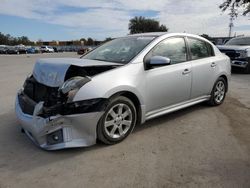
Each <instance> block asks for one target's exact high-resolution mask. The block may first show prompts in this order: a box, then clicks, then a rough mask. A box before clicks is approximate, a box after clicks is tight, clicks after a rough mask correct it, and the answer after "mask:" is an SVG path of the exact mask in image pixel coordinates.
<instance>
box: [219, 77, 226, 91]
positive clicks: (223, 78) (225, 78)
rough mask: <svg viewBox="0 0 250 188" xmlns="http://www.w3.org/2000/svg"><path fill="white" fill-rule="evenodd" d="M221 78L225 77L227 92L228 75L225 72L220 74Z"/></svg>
mask: <svg viewBox="0 0 250 188" xmlns="http://www.w3.org/2000/svg"><path fill="white" fill-rule="evenodd" d="M219 78H223V79H224V80H225V81H226V92H227V91H228V77H227V76H226V75H225V74H222V75H220V76H219Z"/></svg>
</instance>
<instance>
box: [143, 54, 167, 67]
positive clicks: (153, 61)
mask: <svg viewBox="0 0 250 188" xmlns="http://www.w3.org/2000/svg"><path fill="white" fill-rule="evenodd" d="M170 64H171V60H170V59H169V58H168V57H163V56H153V57H151V58H149V59H148V60H147V61H146V70H148V69H151V68H154V67H160V66H166V65H170Z"/></svg>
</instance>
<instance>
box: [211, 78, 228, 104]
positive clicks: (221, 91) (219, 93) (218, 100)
mask: <svg viewBox="0 0 250 188" xmlns="http://www.w3.org/2000/svg"><path fill="white" fill-rule="evenodd" d="M226 91H227V84H226V81H225V79H224V78H222V77H220V78H218V80H217V81H216V82H215V84H214V87H213V90H212V92H211V98H210V100H209V101H208V103H209V104H210V105H212V106H218V105H220V104H222V103H223V101H224V99H225V97H226Z"/></svg>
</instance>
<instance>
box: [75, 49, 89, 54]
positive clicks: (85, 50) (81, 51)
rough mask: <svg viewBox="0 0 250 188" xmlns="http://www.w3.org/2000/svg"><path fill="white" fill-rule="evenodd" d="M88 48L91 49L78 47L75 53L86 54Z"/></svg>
mask: <svg viewBox="0 0 250 188" xmlns="http://www.w3.org/2000/svg"><path fill="white" fill-rule="evenodd" d="M90 50H91V48H80V49H78V51H77V54H78V55H83V54H86V53H87V52H88V51H90Z"/></svg>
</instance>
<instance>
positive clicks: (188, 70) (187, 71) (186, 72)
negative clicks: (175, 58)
mask: <svg viewBox="0 0 250 188" xmlns="http://www.w3.org/2000/svg"><path fill="white" fill-rule="evenodd" d="M190 72H191V70H190V69H185V70H184V71H183V72H182V74H183V75H186V74H189V73H190Z"/></svg>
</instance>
